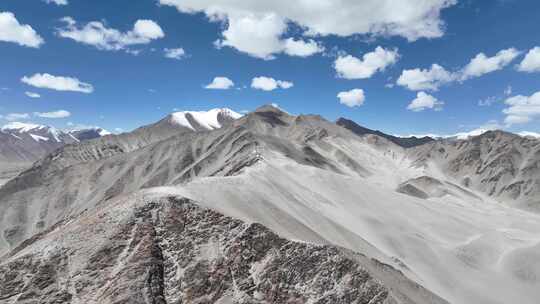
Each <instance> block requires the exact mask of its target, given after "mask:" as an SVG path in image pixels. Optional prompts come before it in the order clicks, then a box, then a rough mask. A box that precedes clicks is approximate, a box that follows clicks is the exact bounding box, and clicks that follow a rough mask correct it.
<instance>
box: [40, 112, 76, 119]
mask: <svg viewBox="0 0 540 304" xmlns="http://www.w3.org/2000/svg"><path fill="white" fill-rule="evenodd" d="M34 116H36V117H41V118H66V117H70V116H71V113H70V112H68V111H66V110H58V111H52V112H34Z"/></svg>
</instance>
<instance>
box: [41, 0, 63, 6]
mask: <svg viewBox="0 0 540 304" xmlns="http://www.w3.org/2000/svg"><path fill="white" fill-rule="evenodd" d="M44 1H45V2H46V3H48V4H51V3H54V4H56V5H68V1H67V0H44Z"/></svg>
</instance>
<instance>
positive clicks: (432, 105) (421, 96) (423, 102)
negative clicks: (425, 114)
mask: <svg viewBox="0 0 540 304" xmlns="http://www.w3.org/2000/svg"><path fill="white" fill-rule="evenodd" d="M443 105H444V102H443V101H440V100H438V99H437V98H435V97H433V96H431V95H429V94H427V93H425V92H418V94H417V95H416V98H415V99H414V100H413V101H411V103H410V104H409V105H408V106H407V109H408V110H411V111H414V112H420V111H424V110H426V109H433V110H435V111H437V110H441V109H442V106H443Z"/></svg>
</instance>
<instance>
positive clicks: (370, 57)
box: [334, 46, 399, 79]
mask: <svg viewBox="0 0 540 304" xmlns="http://www.w3.org/2000/svg"><path fill="white" fill-rule="evenodd" d="M398 58H399V53H398V51H397V49H394V50H387V49H384V48H382V47H380V46H378V47H377V48H376V49H375V50H374V51H373V52H370V53H366V54H364V56H363V57H362V59H359V58H356V57H353V56H351V55H346V56H339V57H338V58H337V59H336V61H335V62H334V69H335V70H336V72H337V75H338V77H340V78H345V79H366V78H370V77H371V76H373V75H374V74H375V73H376V72H379V71H384V70H385V69H386V67H388V66H389V65H392V64H394V63H396V61H397V60H398Z"/></svg>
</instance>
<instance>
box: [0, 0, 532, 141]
mask: <svg viewBox="0 0 540 304" xmlns="http://www.w3.org/2000/svg"><path fill="white" fill-rule="evenodd" d="M160 1H161V3H160V2H159V1H158V0H140V1H131V0H115V1H83V0H68V1H66V0H63V1H62V0H55V1H52V0H51V1H49V2H50V3H47V1H46V0H26V1H19V0H4V1H2V2H0V12H3V14H2V15H0V66H1V67H2V68H1V70H0V88H2V89H1V90H0V114H1V115H2V117H3V118H2V119H3V121H2V122H1V123H7V122H8V120H21V121H29V122H30V121H31V122H37V123H44V124H48V125H53V126H56V127H59V128H69V127H70V126H69V125H79V124H80V125H94V126H101V127H104V128H106V129H109V130H111V131H112V130H115V129H116V130H120V129H121V130H125V131H127V130H131V129H133V128H136V127H138V126H141V125H144V124H148V123H152V122H154V121H157V120H159V119H160V118H162V117H164V116H165V115H167V114H168V113H170V112H173V111H174V110H175V109H177V110H206V109H211V108H215V107H228V108H231V109H233V110H235V111H238V112H240V111H244V110H253V109H255V108H257V107H258V106H260V105H262V104H266V103H276V104H279V106H280V107H282V108H284V109H286V110H287V111H289V112H291V113H298V114H299V113H305V114H307V113H315V114H321V115H323V116H324V117H326V118H327V119H329V120H335V119H336V118H338V117H341V116H343V117H347V118H350V119H353V120H355V121H357V122H359V123H360V124H362V125H365V126H367V127H370V128H375V129H380V130H383V131H385V132H388V133H393V134H403V135H405V134H426V133H433V134H453V133H457V132H465V131H470V130H474V129H477V128H504V129H507V130H509V131H513V132H520V131H532V132H540V100H539V99H540V94H538V95H537V96H535V95H534V94H535V93H536V92H539V91H540V63H539V62H540V61H539V60H540V49H538V51H536V50H537V49H535V47H537V46H540V36H539V34H538V21H537V20H538V12H539V11H540V3H538V1H533V0H523V1H521V0H520V1H517V0H506V1H502V0H499V1H496V0H493V1H463V0H461V1H460V0H429V1H424V3H425V4H424V5H423V7H422V5H416V4H415V1H412V0H410V1H400V2H399V4H397V2H395V1H391V0H386V1H374V0H369V1H364V3H365V5H364V4H362V3H357V1H353V0H343V1H341V4H340V8H339V9H336V8H335V7H332V5H334V4H331V5H329V6H328V7H326V6H324V5H323V3H337V1H312V2H310V4H309V5H310V7H302V5H307V4H305V1H290V0H289V1H282V0H276V1H274V2H272V3H269V4H261V5H259V4H249V2H248V1H237V0H214V1H211V0H160ZM54 2H58V3H59V4H62V5H57V4H55V3H54ZM64 2H65V3H64ZM291 2H298V3H297V6H298V7H299V8H298V10H296V11H295V9H292V8H289V7H288V6H289V5H290V3H291ZM383 2H384V3H386V4H388V3H389V4H390V5H386V6H385V7H384V8H381V7H379V8H377V9H375V10H370V9H369V8H367V7H363V5H364V6H366V5H368V4H369V3H375V5H377V3H379V5H381V4H382V3H383ZM393 3H396V5H392V4H393ZM335 5H337V4H335ZM347 5H350V7H347ZM396 6H399V7H396ZM292 7H295V6H294V5H293V6H292ZM340 9H343V10H344V11H340ZM345 12H346V13H345ZM340 13H343V14H342V15H339V16H336V15H337V14H340ZM324 14H327V15H324ZM65 17H70V18H69V19H66V18H65ZM400 18H401V19H400ZM2 20H3V21H4V22H2ZM8 21H9V22H8ZM14 21H15V23H14ZM94 21H97V22H100V24H101V29H102V34H103V32H105V31H108V32H109V33H111V32H112V31H114V33H113V34H110V36H108V37H109V38H107V39H101V40H100V38H99V37H98V38H96V37H94V36H89V33H88V32H85V29H87V28H85V26H87V24H88V23H89V22H94ZM137 21H141V22H137ZM137 23H138V25H137V26H135V27H134V25H135V24H137ZM28 27H31V33H30V34H28V31H27V30H28ZM23 36H24V37H23ZM101 38H103V36H101ZM216 41H217V43H216ZM287 42H290V43H291V45H289V44H287ZM293 42H295V43H293ZM378 47H380V48H379V51H380V52H379V53H376V52H375V50H376V49H377V48H378ZM180 48H181V49H182V50H183V52H184V53H185V54H184V55H183V56H179V58H178V59H172V58H167V57H166V56H165V53H166V52H165V49H180ZM135 53H137V54H135ZM368 53H371V55H368V56H367V57H364V55H365V54H368ZM480 53H483V54H485V56H483V57H482V56H480V57H477V56H479V54H480ZM474 58H476V60H473V59H474ZM525 58H527V60H525ZM346 59H348V60H346ZM338 62H339V63H340V64H339V65H338V64H337V63H338ZM433 64H438V65H440V67H441V68H442V72H441V70H439V71H438V72H437V73H435V72H433V71H431V73H430V69H431V67H432V65H433ZM416 69H418V70H416ZM406 71H409V73H406ZM44 74H49V75H51V76H54V77H53V78H52V79H51V78H50V77H49V78H47V77H44V76H43V75H44ZM24 77H26V81H22V79H23V78H24ZM60 77H64V78H60ZM68 77H69V78H74V79H76V80H78V81H79V82H81V83H83V85H84V84H87V85H90V86H91V88H92V89H91V90H90V91H91V92H89V90H86V91H87V92H81V86H80V85H79V86H77V84H75V87H73V84H67V87H66V84H65V81H66V78H68ZM215 77H226V78H227V79H229V80H230V81H232V82H234V86H231V87H229V88H228V89H208V88H205V87H206V86H207V85H209V84H210V83H211V82H212V81H213V79H214V78H215ZM257 77H265V78H259V80H258V81H256V83H257V84H259V85H255V87H256V88H253V87H252V84H253V79H254V78H257ZM419 77H420V78H421V79H423V80H422V81H420V80H419V79H420V78H419ZM426 77H427V78H426ZM398 79H400V81H398ZM62 81H64V83H62ZM59 83H60V84H59ZM290 84H293V86H292V87H290ZM62 85H63V86H62ZM59 86H60V87H59ZM274 87H276V88H275V89H273V88H274ZM260 88H265V89H266V90H261V89H260ZM59 89H61V90H59ZM270 89H273V90H270ZM82 90H83V91H84V90H85V89H82ZM360 90H361V91H360ZM26 93H29V95H33V96H34V97H36V96H37V95H36V94H38V95H39V96H40V97H39V98H31V97H29V96H28V95H27V94H26ZM340 93H342V94H340ZM338 94H340V95H339V96H341V99H340V98H338ZM415 99H416V101H415V102H414V103H413V100H415ZM340 101H342V103H340ZM480 104H482V105H480ZM60 110H62V111H64V112H59V111H60ZM66 112H69V113H66ZM13 113H15V114H22V115H19V116H17V115H15V116H13V115H10V114H13ZM25 114H27V115H25ZM68 114H69V116H68ZM57 116H59V117H60V118H52V117H57ZM64 116H68V117H64ZM47 117H48V118H47ZM68 124H69V125H68Z"/></svg>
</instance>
